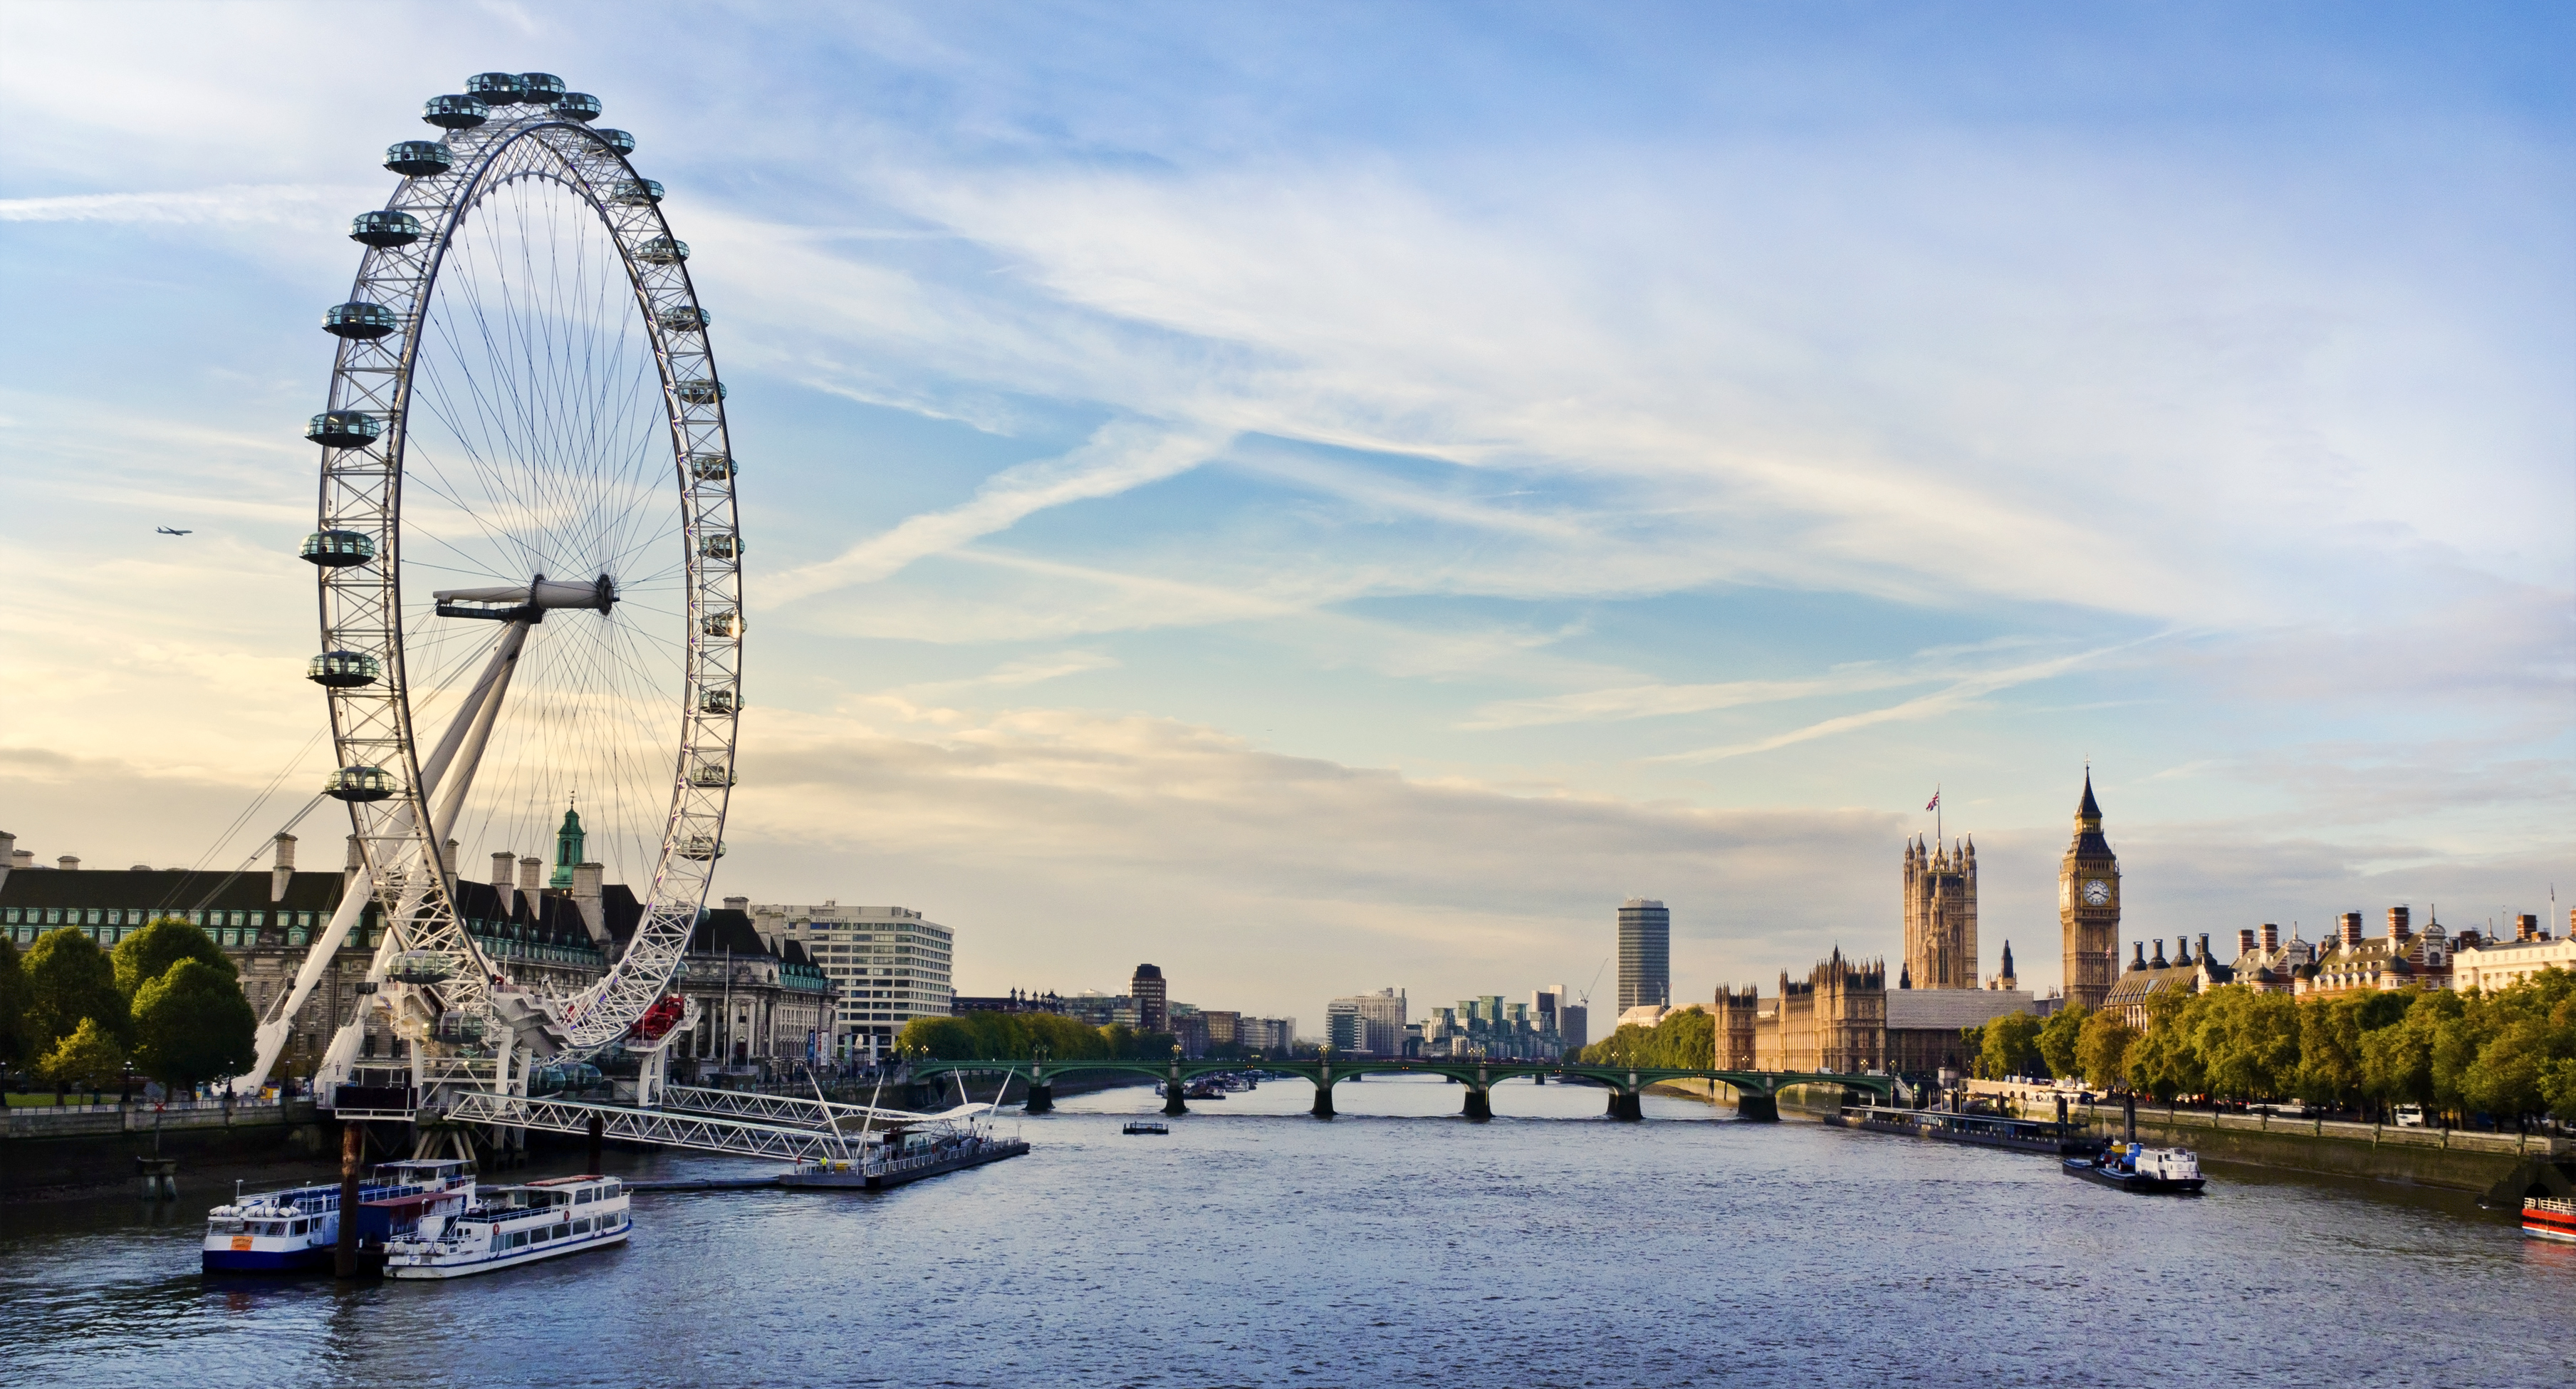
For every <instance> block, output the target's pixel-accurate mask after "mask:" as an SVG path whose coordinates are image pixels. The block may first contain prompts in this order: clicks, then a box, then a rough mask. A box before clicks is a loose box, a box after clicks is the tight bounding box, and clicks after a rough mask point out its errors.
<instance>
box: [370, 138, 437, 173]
mask: <svg viewBox="0 0 2576 1389" xmlns="http://www.w3.org/2000/svg"><path fill="white" fill-rule="evenodd" d="M449 162H450V160H449V157H448V153H447V146H445V145H442V144H440V143H438V142H437V141H436V140H399V141H396V142H395V143H394V144H393V145H392V146H391V147H390V148H388V149H387V150H386V151H385V168H386V169H388V170H390V171H392V172H394V173H397V174H400V175H402V176H403V177H405V178H428V177H430V176H431V175H433V174H443V173H446V172H447V166H448V164H449Z"/></svg>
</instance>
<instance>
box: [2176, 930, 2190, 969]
mask: <svg viewBox="0 0 2576 1389" xmlns="http://www.w3.org/2000/svg"><path fill="white" fill-rule="evenodd" d="M2174 963H2175V964H2177V965H2180V966H2182V967H2184V968H2186V969H2188V968H2190V966H2191V937H2189V936H2176V937H2174Z"/></svg>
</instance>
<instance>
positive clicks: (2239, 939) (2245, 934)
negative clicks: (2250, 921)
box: [2236, 926, 2254, 956]
mask: <svg viewBox="0 0 2576 1389" xmlns="http://www.w3.org/2000/svg"><path fill="white" fill-rule="evenodd" d="M2236 953H2237V954H2238V955H2239V956H2245V955H2251V954H2253V953H2254V928H2253V927H2251V926H2248V927H2245V928H2244V929H2243V930H2240V931H2238V932H2237V933H2236Z"/></svg>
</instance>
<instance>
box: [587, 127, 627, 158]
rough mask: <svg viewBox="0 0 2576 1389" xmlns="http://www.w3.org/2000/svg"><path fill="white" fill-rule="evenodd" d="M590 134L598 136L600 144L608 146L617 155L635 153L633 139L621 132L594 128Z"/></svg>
mask: <svg viewBox="0 0 2576 1389" xmlns="http://www.w3.org/2000/svg"><path fill="white" fill-rule="evenodd" d="M590 133H591V134H593V135H596V136H598V137H599V142H600V143H601V144H603V145H606V146H608V147H609V148H610V149H613V150H615V151H617V152H618V153H619V154H633V153H634V152H635V137H634V136H632V135H629V134H627V133H626V132H625V131H623V130H609V129H604V128H601V127H597V126H594V127H592V129H591V132H590Z"/></svg>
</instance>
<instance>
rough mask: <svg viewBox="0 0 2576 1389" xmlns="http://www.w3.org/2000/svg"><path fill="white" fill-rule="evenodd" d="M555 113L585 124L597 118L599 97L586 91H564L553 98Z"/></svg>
mask: <svg viewBox="0 0 2576 1389" xmlns="http://www.w3.org/2000/svg"><path fill="white" fill-rule="evenodd" d="M555 114H556V115H558V116H562V117H564V118H565V119H567V120H576V121H581V122H583V123H585V124H587V123H588V122H591V121H595V120H598V119H599V98H598V97H595V96H592V95H591V94H590V93H588V92H566V93H564V94H563V95H562V96H559V97H556V98H555Z"/></svg>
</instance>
